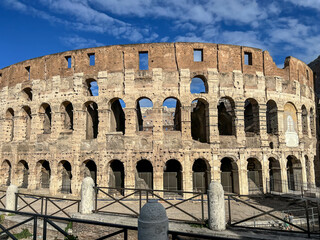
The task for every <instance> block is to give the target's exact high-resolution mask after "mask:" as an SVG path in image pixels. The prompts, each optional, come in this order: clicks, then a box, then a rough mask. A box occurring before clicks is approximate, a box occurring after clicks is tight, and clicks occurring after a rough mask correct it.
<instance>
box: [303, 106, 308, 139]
mask: <svg viewBox="0 0 320 240" xmlns="http://www.w3.org/2000/svg"><path fill="white" fill-rule="evenodd" d="M301 111H302V113H301V115H302V133H303V134H304V135H308V112H307V109H306V107H305V106H304V105H303V106H302V108H301Z"/></svg>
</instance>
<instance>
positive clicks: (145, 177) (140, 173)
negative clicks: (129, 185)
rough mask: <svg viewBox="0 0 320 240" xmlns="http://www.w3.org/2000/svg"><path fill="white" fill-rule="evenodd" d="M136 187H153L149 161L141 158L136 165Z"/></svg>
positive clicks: (151, 168)
mask: <svg viewBox="0 0 320 240" xmlns="http://www.w3.org/2000/svg"><path fill="white" fill-rule="evenodd" d="M135 175H136V182H135V185H136V188H141V189H153V167H152V164H151V162H150V161H148V160H146V159H142V160H140V161H138V162H137V165H136V174H135Z"/></svg>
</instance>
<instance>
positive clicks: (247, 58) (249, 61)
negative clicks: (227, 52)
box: [244, 52, 252, 65]
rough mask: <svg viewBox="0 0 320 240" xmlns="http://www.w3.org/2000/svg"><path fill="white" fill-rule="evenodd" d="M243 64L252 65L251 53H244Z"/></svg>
mask: <svg viewBox="0 0 320 240" xmlns="http://www.w3.org/2000/svg"><path fill="white" fill-rule="evenodd" d="M244 64H245V65H252V53H251V52H244Z"/></svg>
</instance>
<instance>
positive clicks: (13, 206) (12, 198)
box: [6, 184, 18, 211]
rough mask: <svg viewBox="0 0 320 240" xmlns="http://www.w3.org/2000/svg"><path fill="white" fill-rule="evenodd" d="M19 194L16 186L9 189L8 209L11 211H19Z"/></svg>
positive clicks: (7, 194) (7, 196)
mask: <svg viewBox="0 0 320 240" xmlns="http://www.w3.org/2000/svg"><path fill="white" fill-rule="evenodd" d="M17 194H18V187H17V186H16V185H13V184H11V185H10V186H9V187H8V188H7V193H6V209H7V210H11V211H17V206H18V205H17Z"/></svg>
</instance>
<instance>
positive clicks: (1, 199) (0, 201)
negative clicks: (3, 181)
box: [0, 190, 7, 208]
mask: <svg viewBox="0 0 320 240" xmlns="http://www.w3.org/2000/svg"><path fill="white" fill-rule="evenodd" d="M6 195H7V192H6V191H4V190H0V206H1V207H4V208H5V207H6V205H5V202H4V199H5V197H6Z"/></svg>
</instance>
